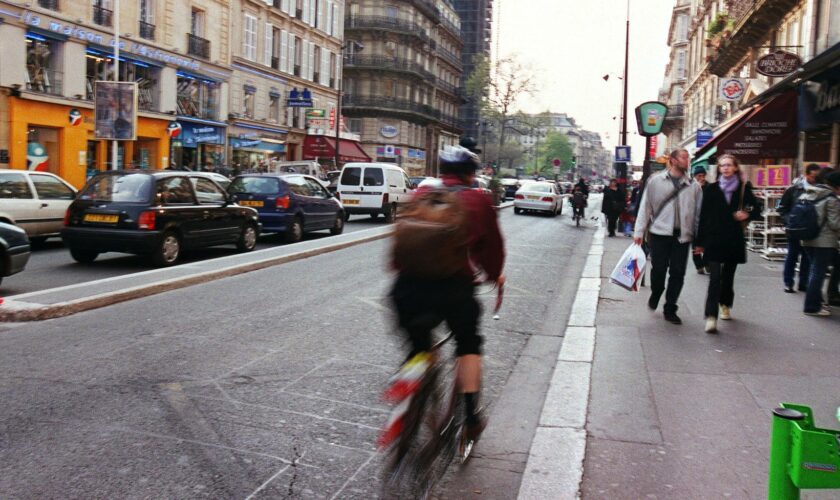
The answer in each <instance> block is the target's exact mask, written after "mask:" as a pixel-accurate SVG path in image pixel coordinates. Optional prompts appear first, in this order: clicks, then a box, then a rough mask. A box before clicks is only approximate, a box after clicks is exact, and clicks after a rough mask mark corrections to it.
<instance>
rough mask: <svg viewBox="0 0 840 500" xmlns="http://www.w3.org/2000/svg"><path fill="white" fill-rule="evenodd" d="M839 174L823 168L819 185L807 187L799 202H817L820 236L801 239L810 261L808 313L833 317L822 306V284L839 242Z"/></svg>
mask: <svg viewBox="0 0 840 500" xmlns="http://www.w3.org/2000/svg"><path fill="white" fill-rule="evenodd" d="M838 196H840V171H838V170H831V169H824V170H823V171H821V172H820V174H819V175H818V176H817V179H816V184H815V185H813V186H808V187H807V188H805V193H804V194H803V195H802V196H801V197H800V200H807V201H810V202H812V203H814V208H815V210H816V212H817V222H818V224H819V226H820V232H819V235H817V237H816V238H814V239H812V240H802V246H803V247H804V248H805V252H807V253H808V259H810V261H811V267H810V269H809V272H810V275H809V277H808V289H807V291H806V292H805V314H807V315H809V316H831V312H830V311H829V310H828V308H826V307H824V306H823V300H822V299H823V296H822V285H823V280H824V279H825V273H826V271H827V270H828V266H829V265H830V264H831V263H833V262H834V258H835V255H836V254H837V247H838V243H837V241H838V239H840V198H838Z"/></svg>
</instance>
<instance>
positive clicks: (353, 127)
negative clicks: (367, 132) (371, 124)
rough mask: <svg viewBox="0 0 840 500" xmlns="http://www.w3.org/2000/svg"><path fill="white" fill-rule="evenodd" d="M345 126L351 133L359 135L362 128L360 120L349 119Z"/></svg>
mask: <svg viewBox="0 0 840 500" xmlns="http://www.w3.org/2000/svg"><path fill="white" fill-rule="evenodd" d="M347 125H348V126H349V127H350V132H351V133H353V134H360V135H361V133H362V126H363V122H362V119H361V118H350V120H349V123H348V124H347Z"/></svg>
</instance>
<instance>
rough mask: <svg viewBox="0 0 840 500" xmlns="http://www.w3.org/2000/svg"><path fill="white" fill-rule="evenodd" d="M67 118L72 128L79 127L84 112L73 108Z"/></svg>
mask: <svg viewBox="0 0 840 500" xmlns="http://www.w3.org/2000/svg"><path fill="white" fill-rule="evenodd" d="M67 118H68V120H69V121H70V126H71V127H78V126H79V125H81V123H82V112H81V111H79V110H78V109H76V108H73V109H71V110H70V114H69V116H68V117H67Z"/></svg>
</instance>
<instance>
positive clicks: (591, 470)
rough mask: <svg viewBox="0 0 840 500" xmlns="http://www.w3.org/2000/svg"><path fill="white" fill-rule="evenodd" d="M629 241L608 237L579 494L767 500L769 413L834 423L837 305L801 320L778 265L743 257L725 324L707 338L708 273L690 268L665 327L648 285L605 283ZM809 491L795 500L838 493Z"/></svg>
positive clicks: (839, 333) (796, 298) (839, 392)
mask: <svg viewBox="0 0 840 500" xmlns="http://www.w3.org/2000/svg"><path fill="white" fill-rule="evenodd" d="M630 241H631V240H630V238H627V237H623V236H620V237H615V238H605V239H604V255H603V260H602V264H601V276H602V282H601V292H600V301H599V305H598V313H597V319H596V340H595V354H594V361H593V364H592V373H591V389H590V395H589V408H588V414H587V422H586V434H587V440H586V455H585V459H584V475H583V481H582V483H581V488H580V495H581V496H582V497H583V498H610V499H616V498H628V499H638V498H680V499H685V498H756V499H758V498H766V495H767V489H766V488H767V486H766V485H767V468H768V455H769V438H770V422H771V410H772V409H773V408H774V407H776V406H778V404H779V403H780V402H792V403H799V404H804V405H808V406H811V407H812V408H813V410H814V416H815V421H816V425H817V426H818V427H824V428H830V429H836V428H838V427H840V424H838V422H837V420H836V419H835V414H836V411H837V407H838V406H840V308H834V309H833V312H834V316H832V317H830V318H814V317H808V316H804V315H803V314H802V304H803V300H804V294H803V293H796V294H786V293H784V292H783V291H782V280H781V263H777V262H769V261H766V260H764V259H762V258H761V257H760V256H759V255H757V254H755V253H749V255H748V259H749V262H748V263H747V264H745V265H743V266H739V268H738V272H737V275H736V277H735V293H736V299H735V304H734V307H733V309H732V315H733V318H734V320H733V321H719V324H718V329H719V332H720V333H718V334H716V335H715V334H707V333H704V331H703V324H704V318H703V304H704V301H705V293H706V286H707V283H708V276H706V275H697V274H696V273H695V272H694V270H693V266H692V265H691V262H690V261H689V272H688V273H687V276H686V283H685V287H684V288H683V292H682V296H681V298H680V303H679V304H680V310H679V314H680V316H681V317H682V319H683V322H684V324H683V325H681V326H675V325H671V324H670V323H667V322H665V321H664V320H663V318H662V307H661V304H660V308H659V309H658V310H657V311H655V312H652V311H650V310H649V309H648V308H647V305H646V302H647V299H648V296H649V293H650V289H649V288H647V287H645V288H642V291H641V292H639V293H631V292H627V291H625V290H623V289H621V288H619V287H618V286H615V285H612V284H610V283H609V280H608V278H607V277H608V276H609V274H610V272H611V271H612V268H613V266H614V265H615V263H616V262H617V261H618V259H619V257H620V255H621V253H622V252H623V251H624V250H625V249H626V248H627V246H628V245H629V244H630ZM663 302H664V297H663ZM816 491H817V490H805V491H803V497H804V498H838V495H840V492H838V491H837V490H823V491H822V492H821V493H818V494H817V493H815V492H816Z"/></svg>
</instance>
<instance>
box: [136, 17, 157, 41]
mask: <svg viewBox="0 0 840 500" xmlns="http://www.w3.org/2000/svg"><path fill="white" fill-rule="evenodd" d="M139 31H140V38H145V39H146V40H154V39H155V25H154V24H149V23H144V22H143V21H140V29H139Z"/></svg>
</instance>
